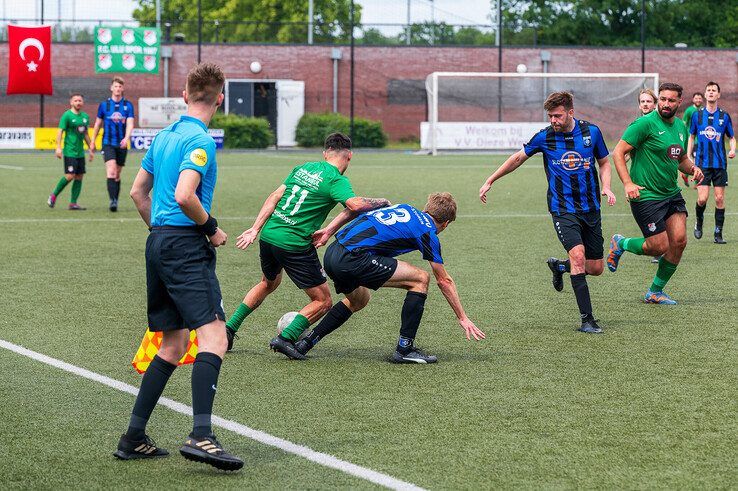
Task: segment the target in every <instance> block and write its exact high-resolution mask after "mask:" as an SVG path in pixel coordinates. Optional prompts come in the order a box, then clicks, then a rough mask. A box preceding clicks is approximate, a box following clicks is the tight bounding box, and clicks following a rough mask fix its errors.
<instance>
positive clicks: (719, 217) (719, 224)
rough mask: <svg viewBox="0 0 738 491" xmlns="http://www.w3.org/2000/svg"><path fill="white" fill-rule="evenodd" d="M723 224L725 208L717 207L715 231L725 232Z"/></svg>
mask: <svg viewBox="0 0 738 491" xmlns="http://www.w3.org/2000/svg"><path fill="white" fill-rule="evenodd" d="M723 225H725V208H715V233H716V234H718V233H719V234H722V233H723Z"/></svg>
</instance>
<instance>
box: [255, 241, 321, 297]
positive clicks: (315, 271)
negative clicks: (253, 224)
mask: <svg viewBox="0 0 738 491" xmlns="http://www.w3.org/2000/svg"><path fill="white" fill-rule="evenodd" d="M259 257H260V258H261V272H262V273H264V276H265V277H266V279H268V280H269V281H273V280H274V278H276V277H277V275H278V274H279V273H281V272H282V269H284V270H285V271H286V272H287V276H289V277H290V279H291V280H292V282H293V283H294V284H295V285H297V288H300V289H302V290H305V289H307V288H313V287H315V286H320V285H322V284H323V283H325V282H326V279H325V272H324V271H323V266H321V265H320V259H319V258H318V251H316V250H315V247H313V246H312V245H311V246H310V247H309V248H308V249H305V250H304V251H288V250H286V249H282V248H281V247H277V246H275V245H273V244H270V243H269V242H264V241H263V240H260V241H259Z"/></svg>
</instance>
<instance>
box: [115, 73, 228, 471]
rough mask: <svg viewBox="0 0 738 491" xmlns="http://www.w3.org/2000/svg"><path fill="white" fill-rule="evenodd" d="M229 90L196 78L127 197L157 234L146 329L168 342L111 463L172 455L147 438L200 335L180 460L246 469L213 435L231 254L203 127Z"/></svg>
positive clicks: (221, 79) (219, 80)
mask: <svg viewBox="0 0 738 491" xmlns="http://www.w3.org/2000/svg"><path fill="white" fill-rule="evenodd" d="M224 83H225V76H224V75H223V72H222V71H221V69H220V67H218V66H217V65H214V64H211V63H202V64H200V65H197V66H196V67H195V68H193V69H192V70H191V71H190V73H189V74H188V75H187V87H186V89H185V92H184V100H185V102H186V103H187V114H186V115H185V116H182V117H181V118H180V119H179V120H178V121H177V122H175V123H173V124H171V125H170V126H168V127H167V128H165V129H164V130H162V131H161V132H160V133H159V134H158V135H157V136H156V138H155V139H154V141H153V142H152V144H151V147H150V148H149V150H148V152H147V153H146V156H145V157H144V159H143V162H142V164H141V169H140V170H139V171H138V174H137V175H136V180H135V181H134V183H133V188H132V189H131V197H132V198H133V201H134V202H135V204H136V208H138V212H139V213H140V214H141V218H143V220H144V222H146V225H148V226H149V227H150V229H151V233H150V234H149V237H148V240H147V241H146V290H147V304H148V309H147V312H148V321H149V329H151V330H152V331H154V332H157V331H159V332H162V334H163V337H162V343H161V349H160V350H159V352H158V354H157V355H156V356H155V357H154V359H153V361H152V362H151V364H150V365H149V368H148V370H146V374H145V375H144V376H143V380H142V381H141V388H140V390H139V393H138V397H137V398H136V402H135V404H134V406H133V412H132V414H131V420H130V424H129V426H128V431H127V432H126V433H125V434H124V435H122V436H121V438H120V442H119V443H118V449H117V451H116V452H115V453H114V455H115V456H116V457H118V458H120V459H124V460H128V459H140V458H148V457H161V456H165V455H167V454H168V453H167V451H166V450H164V449H162V448H159V447H157V446H156V445H155V444H154V442H153V440H151V438H149V437H148V436H147V435H146V432H145V430H146V424H147V423H148V420H149V417H150V416H151V412H152V411H153V409H154V406H156V403H157V401H158V400H159V397H160V396H161V393H162V391H163V390H164V386H165V385H166V384H167V381H168V380H169V377H170V376H171V375H172V373H173V372H174V369H175V368H177V362H178V360H179V359H180V358H181V357H182V356H183V355H184V353H185V350H186V347H187V342H188V340H189V330H190V329H195V330H196V331H197V340H198V353H197V357H196V358H195V363H194V366H193V368H192V409H193V416H194V425H193V430H192V433H190V435H189V436H188V437H187V440H186V441H185V444H184V445H183V446H182V448H180V453H181V454H182V455H183V456H184V457H185V458H186V459H188V460H194V461H197V462H204V463H207V464H210V465H212V466H215V467H217V468H218V469H223V470H237V469H240V468H241V467H243V462H242V461H241V460H240V459H238V458H237V457H235V456H233V455H230V454H228V453H227V452H226V451H225V450H223V447H222V446H221V445H220V444H219V443H218V441H217V440H216V439H215V436H214V435H213V432H212V428H211V415H212V409H213V399H214V398H215V392H216V384H217V383H218V373H219V372H220V365H221V362H222V360H223V355H224V354H225V352H226V347H227V343H228V341H227V338H226V331H225V322H224V321H225V314H224V313H223V299H222V296H221V293H220V286H219V284H218V278H217V277H216V276H215V247H218V246H221V245H223V244H225V242H226V234H225V232H223V231H222V230H221V229H219V228H218V222H217V221H216V220H215V218H213V217H212V215H210V208H211V205H212V201H213V191H214V189H215V181H216V177H217V164H216V161H215V142H214V141H213V139H212V137H210V136H209V135H208V133H207V125H208V123H209V122H210V119H211V118H212V116H213V114H214V113H215V111H216V109H217V108H218V106H219V105H220V104H221V103H222V102H223V94H222V90H223V84H224Z"/></svg>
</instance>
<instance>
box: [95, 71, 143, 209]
mask: <svg viewBox="0 0 738 491" xmlns="http://www.w3.org/2000/svg"><path fill="white" fill-rule="evenodd" d="M124 84H125V82H124V81H123V79H122V78H121V77H114V78H113V81H112V83H111V84H110V97H108V98H107V99H106V100H104V101H102V102H101V103H100V105H99V106H98V108H97V118H96V119H95V126H94V127H93V130H92V141H93V142H95V141H97V134H98V132H99V131H100V127H101V126H102V127H103V139H102V155H103V159H105V172H106V174H107V176H108V197H109V198H110V211H118V195H119V194H120V172H121V170H123V166H124V165H126V156H127V155H128V144H129V143H130V142H131V132H133V118H134V117H135V114H134V112H133V103H132V102H131V101H129V100H128V99H126V98H125V97H123V86H124Z"/></svg>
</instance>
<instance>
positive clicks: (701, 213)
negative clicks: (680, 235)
mask: <svg viewBox="0 0 738 491" xmlns="http://www.w3.org/2000/svg"><path fill="white" fill-rule="evenodd" d="M705 208H707V204H704V205H700V204H699V203H697V204H696V205H694V211H695V216H696V217H697V226H698V227H699V228H702V223H703V222H704V221H705Z"/></svg>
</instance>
